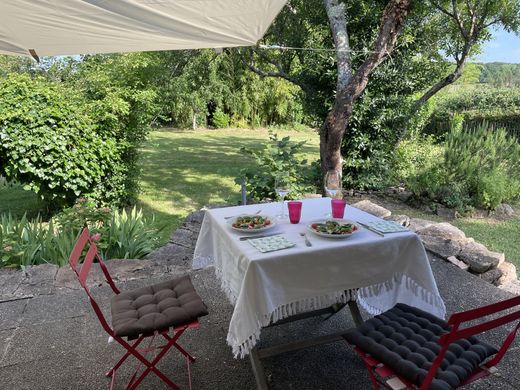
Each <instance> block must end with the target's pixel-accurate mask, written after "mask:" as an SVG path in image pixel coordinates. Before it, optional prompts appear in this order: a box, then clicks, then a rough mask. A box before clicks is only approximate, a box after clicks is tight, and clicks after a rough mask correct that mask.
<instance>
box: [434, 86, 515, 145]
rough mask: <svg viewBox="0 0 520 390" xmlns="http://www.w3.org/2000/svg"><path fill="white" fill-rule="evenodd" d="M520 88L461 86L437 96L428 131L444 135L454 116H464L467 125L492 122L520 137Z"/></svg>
mask: <svg viewBox="0 0 520 390" xmlns="http://www.w3.org/2000/svg"><path fill="white" fill-rule="evenodd" d="M519 107H520V89H519V88H490V87H489V86H482V87H480V86H477V87H467V86H461V87H459V88H457V89H453V91H452V92H448V93H446V94H444V95H442V96H440V97H438V98H436V108H435V110H434V111H433V113H432V116H431V118H430V120H429V121H428V123H427V125H426V126H425V132H426V133H429V134H435V135H437V136H444V135H445V134H447V133H449V132H450V130H451V125H452V123H451V122H452V118H453V116H454V115H456V114H459V115H462V117H463V120H464V124H465V126H466V127H467V128H470V127H477V126H480V125H482V124H483V123H489V124H491V125H492V126H493V127H495V128H505V129H506V130H508V131H509V132H510V134H512V135H515V136H516V137H519V138H520V108H519Z"/></svg>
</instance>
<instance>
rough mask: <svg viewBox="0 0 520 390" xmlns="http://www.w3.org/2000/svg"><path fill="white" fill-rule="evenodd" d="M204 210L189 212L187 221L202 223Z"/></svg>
mask: <svg viewBox="0 0 520 390" xmlns="http://www.w3.org/2000/svg"><path fill="white" fill-rule="evenodd" d="M204 214H205V211H204V210H200V211H195V212H193V213H190V214H188V216H187V217H186V222H195V223H199V224H200V223H202V220H203V219H204Z"/></svg>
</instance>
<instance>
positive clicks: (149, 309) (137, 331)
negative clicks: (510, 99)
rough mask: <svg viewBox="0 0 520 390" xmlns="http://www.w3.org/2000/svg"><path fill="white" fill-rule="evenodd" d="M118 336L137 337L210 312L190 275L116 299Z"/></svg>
mask: <svg viewBox="0 0 520 390" xmlns="http://www.w3.org/2000/svg"><path fill="white" fill-rule="evenodd" d="M111 309H112V328H113V329H114V333H115V335H116V336H121V337H129V338H133V337H137V336H139V335H141V334H149V333H153V332H154V331H156V330H166V329H168V328H170V327H173V326H179V325H184V324H188V323H190V322H192V321H194V320H196V319H197V318H199V317H201V316H204V315H206V314H208V311H207V308H206V305H205V304H204V302H202V300H201V299H200V297H199V295H198V294H197V292H196V291H195V288H194V287H193V284H192V283H191V279H190V277H189V276H188V275H186V276H182V277H180V278H176V279H172V280H168V281H166V282H162V283H158V284H154V285H152V286H147V287H142V288H138V289H135V290H130V291H125V292H121V293H120V294H118V295H116V296H114V297H113V298H112V305H111Z"/></svg>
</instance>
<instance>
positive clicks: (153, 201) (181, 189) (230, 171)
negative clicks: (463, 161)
mask: <svg viewBox="0 0 520 390" xmlns="http://www.w3.org/2000/svg"><path fill="white" fill-rule="evenodd" d="M277 133H278V135H279V136H286V135H289V136H290V137H291V139H292V140H294V141H301V140H306V141H307V144H306V145H305V147H304V154H305V157H306V158H308V159H309V160H311V161H312V160H315V159H317V158H318V156H319V137H318V135H317V134H316V133H315V132H314V131H312V130H306V131H287V130H278V131H277ZM268 138H269V134H268V131H267V130H265V129H255V130H247V129H222V130H205V129H201V130H196V131H188V130H174V129H161V130H156V131H153V132H152V133H151V134H150V137H149V140H148V142H147V143H146V144H145V145H144V147H143V149H142V157H141V166H142V169H143V172H142V177H141V190H142V191H141V194H140V196H139V204H138V206H139V207H142V208H143V209H144V211H145V213H146V214H148V215H152V214H153V215H155V218H156V221H157V224H158V225H164V226H165V229H164V230H163V233H162V237H161V238H162V242H166V241H167V239H168V237H169V236H170V235H171V233H172V232H173V231H174V230H175V228H176V227H177V226H178V225H179V224H180V223H181V222H182V221H183V220H184V218H185V217H186V215H187V214H189V213H190V212H192V211H194V210H198V209H200V208H201V207H203V206H204V205H208V204H224V203H238V202H239V199H240V188H239V186H238V185H236V184H235V183H234V179H235V177H236V176H237V175H238V174H239V172H240V170H241V168H243V167H244V166H246V165H247V164H250V163H251V162H252V161H251V158H249V157H248V156H244V155H242V154H240V153H239V150H240V148H241V147H242V146H246V147H249V148H251V149H259V148H261V147H262V145H263V144H264V143H265V142H266V141H267V140H268ZM40 208H41V204H40V202H39V201H38V198H37V197H36V195H34V194H32V193H30V192H27V191H24V190H23V189H22V188H21V187H20V186H16V185H15V186H6V185H5V184H4V183H3V182H2V181H0V214H1V213H3V212H7V211H11V212H12V213H14V214H15V215H18V216H21V215H23V213H24V212H26V211H27V212H28V214H29V215H30V216H34V215H36V214H37V213H38V212H39V211H40ZM393 210H394V213H395V214H407V215H409V216H412V217H418V218H425V219H430V220H436V221H443V219H442V218H440V217H437V216H434V215H431V214H426V213H423V212H420V211H418V210H415V209H410V208H408V207H403V208H402V209H399V206H397V207H395V208H394V209H393ZM450 222H451V223H453V224H454V225H455V226H457V227H459V228H460V229H462V230H463V231H464V232H465V233H466V234H467V235H468V236H470V237H473V238H475V240H477V241H479V242H482V243H483V244H484V245H486V246H487V247H488V248H490V249H492V250H495V251H500V252H505V254H506V258H507V259H508V260H509V261H512V262H513V263H515V264H516V266H517V268H518V269H519V271H520V239H519V237H520V219H519V218H514V219H511V220H509V221H496V220H494V219H489V218H486V219H471V218H462V219H457V220H455V221H450Z"/></svg>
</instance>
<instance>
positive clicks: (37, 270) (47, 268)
mask: <svg viewBox="0 0 520 390" xmlns="http://www.w3.org/2000/svg"><path fill="white" fill-rule="evenodd" d="M57 272H58V266H56V265H53V264H41V265H35V266H31V267H27V268H26V269H25V277H24V279H23V280H22V283H21V284H20V286H19V287H18V289H17V290H16V291H15V295H19V296H24V295H49V294H52V293H53V291H54V278H55V277H56V273H57Z"/></svg>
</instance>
